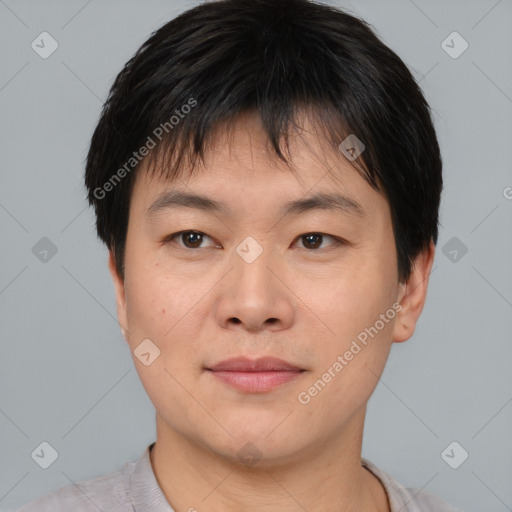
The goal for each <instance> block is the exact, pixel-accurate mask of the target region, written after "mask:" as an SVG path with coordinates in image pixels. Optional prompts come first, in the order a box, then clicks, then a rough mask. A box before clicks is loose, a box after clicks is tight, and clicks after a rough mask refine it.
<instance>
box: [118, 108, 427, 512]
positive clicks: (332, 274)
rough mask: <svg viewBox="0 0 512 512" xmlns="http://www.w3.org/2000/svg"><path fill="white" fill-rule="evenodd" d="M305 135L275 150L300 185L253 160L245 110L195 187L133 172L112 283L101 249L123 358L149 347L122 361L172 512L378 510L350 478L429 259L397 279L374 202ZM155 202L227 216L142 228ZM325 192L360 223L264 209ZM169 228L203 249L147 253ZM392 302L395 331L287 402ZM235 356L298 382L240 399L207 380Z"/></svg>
mask: <svg viewBox="0 0 512 512" xmlns="http://www.w3.org/2000/svg"><path fill="white" fill-rule="evenodd" d="M302 126H303V129H302V131H300V132H298V133H296V134H295V135H294V136H292V137H291V138H290V152H291V155H292V157H293V160H292V163H293V166H294V168H295V169H297V170H298V175H297V176H294V174H293V173H292V172H291V171H290V170H289V169H287V168H286V166H285V164H284V163H282V162H279V161H278V160H276V159H275V158H274V157H273V156H272V155H271V153H270V152H267V151H266V149H265V147H266V143H267V141H266V138H265V135H264V133H263V132H262V127H261V123H260V120H259V118H258V117H257V116H255V115H253V114H244V115H241V116H239V118H238V120H237V123H236V129H235V130H234V132H233V137H232V138H231V139H228V138H227V136H226V135H225V133H224V132H223V131H222V130H220V131H219V135H218V137H216V138H215V141H214V142H215V143H214V144H213V145H212V146H211V147H210V149H209V151H208V153H207V158H206V165H205V168H204V170H200V171H198V172H196V173H195V174H194V175H192V176H189V175H188V174H185V175H183V177H182V178H181V179H179V180H176V181H175V182H172V183H171V182H168V181H167V182H166V181H164V180H162V179H159V178H150V177H149V175H148V174H147V172H144V167H143V168H142V169H141V171H142V172H140V173H139V174H138V175H137V179H136V182H135V186H134V190H133V195H132V199H131V205H130V215H129V224H128V233H127V241H126V259H125V279H124V281H123V280H122V279H120V277H119V275H118V274H117V273H116V271H115V266H114V258H113V254H112V253H110V259H109V267H110V271H111V274H112V277H113V280H114V285H115V289H116V300H117V312H118V318H119V323H120V325H122V326H124V327H126V332H125V337H126V341H127V343H128V344H129V346H130V349H131V351H132V355H133V351H134V350H135V349H136V348H137V346H138V345H139V344H140V343H141V341H142V340H144V339H146V338H149V339H150V340H152V342H153V343H154V344H155V345H156V346H158V348H159V349H160V356H159V357H157V358H156V359H155V360H154V362H152V363H151V364H150V365H149V366H145V365H144V364H142V362H141V361H140V360H139V359H138V358H137V357H135V356H134V357H133V360H134V364H135V367H136V369H137V372H138V374H139V376H140V379H141V381H142V384H143V386H144V388H145V390H146V392H147V394H148V396H149V398H150V399H151V401H152V402H153V404H154V406H155V409H156V426H157V441H156V444H155V446H154V448H153V450H152V451H151V454H150V458H151V464H152V467H153V470H154V472H155V475H156V478H157V480H158V483H159V485H160V487H161V488H162V491H163V493H164V495H165V496H166V498H167V500H168V501H169V503H170V504H171V506H172V507H173V508H174V509H175V510H176V511H180V512H181V511H189V510H194V509H195V510H197V511H199V512H200V511H202V510H208V511H211V512H220V511H223V512H226V511H227V512H231V511H232V512H235V511H241V510H244V511H249V512H251V511H260V510H262V509H263V507H265V508H264V509H265V510H274V511H279V512H288V511H293V512H298V511H304V510H307V511H308V512H320V511H322V512H334V511H341V510H343V511H360V510H365V511H377V510H378V511H389V510H390V509H389V503H388V499H387V495H386V492H385V490H384V488H383V487H382V485H381V483H380V481H379V480H378V479H377V478H376V477H374V476H373V475H372V474H371V473H370V472H369V471H368V470H366V469H364V468H362V466H361V460H360V459H361V446H362V433H363V427H364V418H365V413H366V404H367V402H368V400H369V398H370V396H371V394H372V392H373V390H374V389H375V387H376V385H377V383H378V378H379V377H380V376H381V374H382V371H383V369H384V366H385V363H386V360H387V357H388V355H389V351H390V348H391V344H392V343H393V342H402V341H405V340H407V339H409V338H410V336H411V335H412V334H413V332H414V329H415V325H416V322H417V320H418V318H419V316H420V314H421V311H422V309H423V305H424V302H425V297H426V293H427V286H428V278H429V275H430V271H431V267H432V263H433V258H434V252H435V247H434V245H433V244H431V245H430V247H429V249H428V250H426V251H425V252H423V253H422V254H420V256H419V257H418V258H417V259H416V261H415V265H414V268H413V272H412V274H411V276H410V278H409V280H408V281H407V283H399V282H398V274H397V255H396V249H395V240H394V236H393V229H392V222H391V215H390V210H389V205H388V202H387V200H386V198H385V197H384V196H383V195H381V194H379V193H378V192H376V191H375V190H373V189H372V188H371V187H370V185H368V184H367V183H366V182H365V181H364V179H363V178H362V177H361V176H360V175H359V174H358V173H357V171H356V170H355V169H354V168H353V167H351V166H350V165H349V162H348V161H347V160H345V158H344V156H343V155H342V154H341V152H340V153H339V154H335V152H334V151H332V150H328V149H326V147H325V146H324V145H323V144H322V138H321V137H320V136H318V134H317V132H316V131H315V129H314V126H313V125H312V124H311V123H309V121H308V120H307V118H306V119H304V120H303V123H302ZM170 189H180V190H185V191H187V192H195V193H201V194H204V195H207V196H208V197H211V198H213V199H216V200H219V201H223V202H225V203H226V204H227V205H228V206H229V208H230V209H231V210H232V212H231V215H226V216H225V215H223V214H219V213H215V214H213V213H208V212H204V211H200V210H198V209H192V208H181V209H173V210H166V211H160V212H159V213H158V214H157V215H155V217H154V218H153V219H152V220H147V219H146V210H147V209H148V207H149V206H150V205H151V204H152V202H153V201H154V199H155V198H156V197H157V195H158V194H159V193H161V192H163V191H167V190H170ZM333 190H336V191H338V192H340V193H343V194H344V195H347V196H349V197H350V198H352V199H354V200H356V201H357V202H358V203H360V205H361V206H362V207H363V208H364V210H365V216H364V217H359V216H357V215H354V214H349V213H343V212H339V211H327V210H313V211H308V212H305V213H302V214H298V215H295V216H290V217H289V218H288V217H287V218H283V217H280V216H279V215H278V213H277V210H278V208H279V207H280V206H281V205H282V204H284V203H285V202H287V201H290V200H294V199H299V198H303V197H305V196H309V195H311V194H312V193H313V192H319V191H326V192H332V191H333ZM183 230H194V231H200V232H202V233H204V234H205V235H206V236H204V237H203V238H202V242H201V240H199V242H197V240H196V243H195V244H191V243H190V240H191V237H190V235H189V236H188V237H185V238H183V237H180V236H178V237H175V238H174V239H173V241H168V242H167V243H165V244H164V243H161V241H162V240H163V239H165V238H166V237H167V236H168V235H170V234H173V233H176V232H179V231H183ZM312 232H313V233H314V232H317V233H323V234H325V235H329V236H324V237H323V238H322V237H320V238H319V239H317V240H316V241H315V240H313V241H312V242H309V245H308V240H307V239H306V240H305V239H304V237H302V236H301V235H305V234H308V233H312ZM248 236H251V237H253V238H254V239H255V240H256V241H257V242H258V243H259V245H260V246H261V248H262V249H263V252H262V254H261V255H260V256H259V257H258V258H257V259H256V260H255V261H253V262H252V263H247V262H246V261H245V260H244V259H242V258H241V257H240V256H239V255H238V254H237V253H236V248H237V246H238V245H239V244H240V243H241V242H242V241H243V240H244V239H245V238H246V237H248ZM331 237H339V238H341V239H344V240H346V241H347V243H345V244H340V245H337V244H336V243H335V240H336V238H331ZM193 240H194V239H193V238H192V241H193ZM187 242H188V247H189V248H187V245H186V244H187ZM315 244H317V245H318V246H319V248H311V246H312V245H313V246H314V245H315ZM190 247H199V248H190ZM394 303H400V304H401V307H402V309H401V310H400V311H399V312H398V313H397V314H396V316H395V317H394V319H392V320H389V321H388V323H386V324H385V327H384V328H383V329H381V330H380V331H379V333H378V335H377V336H375V337H374V338H373V339H370V341H369V342H368V344H367V345H366V346H365V347H364V348H363V349H362V350H361V351H360V352H359V353H358V354H357V355H355V356H354V357H353V359H352V360H351V361H349V362H348V364H347V365H346V366H344V368H343V370H342V371H340V372H338V373H336V376H335V377H334V378H332V379H331V381H330V382H329V383H328V384H327V385H326V386H325V387H324V388H323V389H322V390H321V392H319V393H318V394H317V395H316V396H315V397H313V398H311V401H310V402H309V403H308V404H306V405H303V404H301V403H299V401H298V398H297V397H298V394H299V393H300V392H301V391H305V390H306V391H307V390H308V388H310V387H311V386H312V385H313V384H314V383H315V381H317V380H318V379H320V378H322V375H323V374H324V373H325V372H327V371H328V369H329V368H330V367H332V366H333V363H334V362H335V361H336V360H337V357H338V356H339V355H343V354H344V353H345V352H346V351H347V350H348V349H349V347H350V345H351V342H352V341H353V340H354V339H356V336H357V335H358V334H359V333H360V332H361V331H363V330H364V329H365V328H367V327H370V326H373V325H374V324H375V322H376V320H378V319H379V315H380V314H383V313H385V312H386V311H387V310H389V309H390V308H391V307H392V305H393V304H394ZM239 355H245V356H248V357H251V358H257V357H261V356H275V357H279V358H281V359H284V360H286V361H289V362H291V363H293V364H295V365H296V366H299V367H300V368H302V369H304V370H306V371H304V372H303V373H302V374H300V376H299V377H297V378H296V379H294V380H292V381H290V382H287V383H285V384H283V385H281V386H280V387H278V388H275V389H273V390H271V391H269V392H265V393H244V392H241V391H238V390H235V389H233V388H231V387H228V386H227V385H226V384H225V383H223V382H221V381H220V380H219V379H218V378H216V377H215V376H214V375H213V374H212V373H211V372H208V371H206V370H205V367H206V366H211V365H212V364H214V363H216V362H220V361H222V360H225V359H228V358H230V357H233V356H239ZM248 442H250V443H252V444H253V445H254V446H255V447H256V448H257V450H258V452H259V454H260V456H261V458H259V459H258V460H257V461H256V462H255V463H254V462H253V463H246V462H244V461H242V460H240V458H239V456H238V452H239V450H241V449H242V448H243V447H244V446H245V445H246V444H247V443H248ZM192 507H193V508H192Z"/></svg>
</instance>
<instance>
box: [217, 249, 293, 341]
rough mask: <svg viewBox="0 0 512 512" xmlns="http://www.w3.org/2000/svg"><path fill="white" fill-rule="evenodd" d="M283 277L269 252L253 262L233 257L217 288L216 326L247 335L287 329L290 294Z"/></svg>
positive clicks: (291, 294) (265, 252)
mask: <svg viewBox="0 0 512 512" xmlns="http://www.w3.org/2000/svg"><path fill="white" fill-rule="evenodd" d="M285 274H286V272H285V270H284V268H283V266H282V265H279V264H278V263H277V262H276V258H273V257H272V254H270V251H263V252H262V253H261V254H260V255H259V256H258V257H257V258H256V259H255V260H253V261H250V260H246V259H244V258H243V257H241V256H239V255H238V254H237V255H236V256H235V257H234V258H233V267H232V270H231V271H230V272H229V273H228V275H227V276H226V278H225V279H224V280H223V281H222V285H221V286H220V287H219V289H218V293H219V296H218V301H217V310H216V314H217V320H218V322H219V324H220V325H221V326H222V327H224V328H229V329H236V330H246V331H251V332H258V331H261V330H266V329H267V330H272V331H278V330H281V329H287V328H289V327H290V325H291V324H292V323H293V319H294V307H293V298H294V294H293V292H292V290H291V289H290V288H289V287H288V285H287V284H286V281H287V278H286V275H285Z"/></svg>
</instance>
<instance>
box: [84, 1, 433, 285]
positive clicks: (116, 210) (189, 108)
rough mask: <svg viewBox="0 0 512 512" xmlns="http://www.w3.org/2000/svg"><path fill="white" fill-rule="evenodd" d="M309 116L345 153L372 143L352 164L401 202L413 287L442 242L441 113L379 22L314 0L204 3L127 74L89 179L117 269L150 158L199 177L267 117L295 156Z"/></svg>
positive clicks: (107, 112) (101, 126) (108, 106)
mask: <svg viewBox="0 0 512 512" xmlns="http://www.w3.org/2000/svg"><path fill="white" fill-rule="evenodd" d="M305 110H307V111H309V112H310V115H311V116H312V117H313V118H314V119H315V122H316V123H317V126H319V127H320V128H321V129H322V131H323V133H324V134H325V136H326V140H327V141H328V142H329V143H330V144H331V145H332V147H333V148H335V149H336V150H337V151H339V154H340V156H341V157H342V158H344V156H343V154H342V152H341V151H340V149H338V147H339V145H340V143H342V141H344V140H345V139H346V137H348V136H349V135H351V134H353V135H355V136H356V137H357V139H359V140H360V141H362V143H363V144H364V147H365V149H364V151H363V153H362V154H361V155H360V156H359V158H357V159H356V160H354V161H352V162H351V163H352V164H353V165H354V166H355V167H356V168H357V169H358V170H359V172H360V173H361V175H362V176H363V177H364V179H365V180H366V181H367V182H368V183H369V184H370V185H371V186H372V187H373V188H374V189H375V190H377V191H379V192H380V193H383V194H384V195H385V197H386V198H387V200H388V202H389V205H390V211H391V217H392V222H393V231H394V236H395V244H396V249H397V266H398V276H399V281H400V282H405V281H406V280H407V279H408V278H409V275H410V272H411V270H412V265H413V263H414V260H415V258H416V257H417V256H418V255H419V254H420V253H421V252H422V251H423V250H425V249H427V248H428V246H429V245H430V243H431V241H433V242H434V244H436V243H437V237H438V215H439V203H440V199H441V191H442V162H441V155H440V150H439V144H438V141H437V138H436V133H435V129H434V126H433V122H432V118H431V109H430V107H429V105H428V103H427V101H426V99H425V97H424V96H423V93H422V91H421V89H420V87H419V85H418V83H417V82H416V81H415V79H414V77H413V76H412V74H411V73H410V71H409V70H408V68H407V66H406V65H405V64H404V63H403V61H402V60H401V59H400V58H399V57H398V56H397V55H396V54H395V53H394V52H393V51H392V50H391V49H390V48H389V47H387V46H386V45H385V44H384V43H383V42H382V41H381V40H380V39H379V38H378V36H377V35H376V33H375V32H374V30H373V29H372V27H371V25H370V24H368V23H367V22H365V21H364V20H362V19H359V18H357V17H356V16H353V15H351V14H348V13H347V12H344V11H342V10H340V9H338V8H334V7H331V6H328V5H325V4H321V3H317V2H313V1H309V0H219V1H213V2H206V3H202V4H200V5H198V6H195V7H193V8H191V9H189V10H187V11H185V12H183V13H182V14H180V15H179V16H178V17H176V18H174V19H172V20H171V21H169V22H167V23H166V24H164V25H163V26H162V27H161V28H159V29H158V30H156V31H154V32H153V33H152V34H151V35H150V37H149V39H148V40H147V41H146V42H145V43H144V44H143V45H142V46H141V47H140V48H139V50H138V51H137V52H136V53H135V55H134V56H133V57H132V58H131V59H130V60H129V61H128V62H127V63H126V64H125V66H124V68H123V69H122V70H121V72H120V73H119V74H118V76H117V77H116V79H115V80H114V83H113V85H112V87H111V89H110V92H109V96H108V98H107V100H106V102H105V104H104V106H103V110H102V113H101V116H100V119H99V122H98V125H97V127H96V129H95V131H94V134H93V136H92V139H91V145H90V148H89V152H88V155H87V162H86V169H85V185H86V187H87V191H88V192H87V193H88V200H89V204H90V205H94V207H95V212H96V228H97V234H98V237H99V238H100V239H101V240H102V241H103V242H104V243H105V244H106V245H107V246H108V248H109V249H110V250H112V251H113V253H114V256H115V263H116V269H117V271H118V273H119V275H120V276H121V277H122V278H123V279H124V254H125V244H126V235H127V227H128V214H129V206H130V199H131V194H132V190H133V184H134V182H135V175H136V172H137V169H138V168H139V167H140V162H141V161H145V163H146V162H147V163H148V164H149V165H148V167H147V168H148V172H149V170H151V173H154V170H155V169H158V170H159V175H160V176H162V177H165V178H169V179H173V178H175V177H177V176H178V175H179V172H181V169H182V168H183V165H182V163H183V161H185V160H184V157H185V156H187V157H188V158H187V159H186V161H187V162H188V164H189V171H190V172H192V170H193V169H194V167H195V163H196V160H197V158H198V157H199V159H200V160H201V161H202V162H204V155H205V151H206V150H207V148H208V144H209V141H211V139H212V136H213V134H214V132H215V131H216V130H217V129H218V128H219V127H220V126H229V123H228V122H229V121H233V120H234V119H235V118H236V117H237V116H238V115H239V114H241V113H244V112H248V111H255V112H257V113H259V115H260V116H261V120H262V123H263V127H264V129H265V132H266V134H267V136H268V141H270V142H271V144H272V147H273V149H274V151H275V156H277V157H278V158H279V159H281V160H282V161H284V162H288V161H287V158H286V156H285V155H284V154H283V152H282V151H281V141H282V139H284V141H285V143H286V147H288V133H289V131H290V126H292V125H294V124H295V120H296V119H297V115H298V113H299V111H301V112H302V111H305ZM288 149H289V148H288ZM139 152H140V154H139ZM345 156H346V155H345ZM348 160H349V161H350V160H351V159H348ZM157 161H158V162H160V165H155V164H156V162H157ZM162 162H163V164H162Z"/></svg>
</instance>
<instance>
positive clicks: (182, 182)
mask: <svg viewBox="0 0 512 512" xmlns="http://www.w3.org/2000/svg"><path fill="white" fill-rule="evenodd" d="M301 126H302V128H301V129H300V130H298V131H297V132H294V133H292V134H290V137H289V153H287V152H285V151H283V152H285V155H286V157H287V160H288V162H289V165H287V164H286V163H285V162H283V161H282V160H280V159H279V158H278V157H277V155H276V154H275V152H274V151H273V149H272V148H271V146H270V143H269V140H268V137H267V135H266V133H265V132H264V130H263V126H262V123H261V119H260V117H259V115H257V114H254V113H244V114H241V115H240V116H239V117H238V118H237V119H236V120H235V121H233V122H232V123H231V124H230V125H224V126H222V125H221V126H219V127H218V128H217V130H216V131H215V132H214V134H212V137H211V139H210V143H209V146H208V148H207V151H206V153H205V159H204V164H203V162H200V163H199V161H198V163H197V165H196V166H195V167H194V168H193V169H192V172H190V169H191V168H187V166H186V165H185V166H184V167H183V169H181V170H180V173H179V174H178V176H177V177H175V178H168V177H166V176H165V164H163V163H162V164H161V168H160V169H159V168H155V169H154V171H155V172H154V173H151V175H150V174H149V173H148V172H147V170H146V169H145V167H144V162H142V164H141V168H140V169H139V170H138V173H137V176H136V182H135V186H134V189H133V195H132V205H133V206H135V207H137V208H142V209H143V210H144V213H145V214H148V213H149V212H150V210H151V209H153V210H154V208H153V207H154V204H155V202H158V199H159V198H161V199H162V200H163V201H164V202H165V200H166V198H165V197H164V196H165V195H166V194H167V196H169V193H170V192H171V193H172V192H173V191H174V192H179V193H181V195H182V197H181V200H182V202H183V200H184V199H183V198H184V196H185V195H187V196H189V197H188V199H192V198H191V196H192V195H196V196H197V195H201V196H205V195H207V196H208V197H211V196H212V194H214V195H215V196H216V198H217V199H218V201H217V202H218V203H220V202H222V203H223V204H224V205H227V206H228V208H230V205H229V204H228V203H230V202H231V203H233V201H234V203H233V204H232V205H231V206H233V207H234V208H235V209H236V208H237V207H238V206H243V205H242V204H240V200H242V201H244V199H245V200H247V201H249V200H251V202H252V204H256V203H261V204H265V203H268V202H269V200H270V199H271V202H272V204H275V203H276V202H279V203H280V205H279V206H280V208H281V213H282V209H283V208H286V206H288V208H293V205H291V199H295V200H296V201H295V205H294V206H295V209H296V210H297V209H299V210H300V208H301V207H302V206H303V205H304V201H305V200H306V199H307V198H310V197H313V196H316V197H317V199H318V198H319V197H320V196H323V200H324V204H325V203H326V202H329V201H331V203H332V199H333V197H331V198H327V197H326V195H327V194H330V195H332V196H334V195H336V196H337V200H336V198H335V202H337V203H338V205H335V206H339V205H340V204H341V203H344V204H341V206H346V207H347V208H346V209H347V211H349V210H352V212H353V213H356V214H361V213H364V212H365V211H366V209H368V207H369V206H370V205H371V204H375V201H378V200H379V199H380V200H381V201H382V200H383V199H384V198H383V197H382V196H381V195H380V194H379V193H378V192H377V191H375V190H374V189H373V188H372V187H371V186H370V185H369V184H368V183H367V182H366V181H365V180H364V179H363V177H362V176H361V175H360V172H359V171H358V170H356V169H355V168H354V167H353V166H352V165H351V163H350V162H349V161H348V160H347V159H346V158H345V156H344V155H343V153H342V152H341V150H337V148H332V146H330V145H329V142H328V141H327V139H326V138H325V137H322V135H321V134H319V133H318V131H317V129H316V126H315V125H314V124H313V123H312V122H311V121H310V120H309V119H308V117H305V118H303V121H302V124H301ZM282 148H283V149H284V145H283V146H282ZM157 165H158V164H157ZM174 195H175V198H174V199H176V194H174ZM168 198H169V197H167V199H168ZM299 198H302V199H303V200H304V201H303V204H302V205H300V204H297V200H298V199H299ZM185 199H186V198H185ZM179 200H180V199H179V198H178V201H179ZM194 201H195V206H198V205H199V206H200V207H201V204H200V203H201V200H200V199H197V200H192V202H194ZM133 203H136V205H135V204H133ZM365 204H366V207H365ZM203 206H204V201H203ZM209 206H210V207H212V205H211V204H210V205H209ZM221 208H222V206H221ZM204 209H207V208H204ZM210 209H212V210H213V209H214V208H213V207H212V208H210ZM219 211H220V210H219ZM224 213H227V212H224Z"/></svg>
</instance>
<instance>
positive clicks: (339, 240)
mask: <svg viewBox="0 0 512 512" xmlns="http://www.w3.org/2000/svg"><path fill="white" fill-rule="evenodd" d="M185 233H194V234H196V235H202V236H203V237H207V238H210V240H212V239H211V237H209V236H208V235H207V234H206V233H203V232H201V231H195V230H190V229H189V230H184V231H178V232H176V233H172V234H171V235H168V236H166V237H165V238H164V239H163V240H162V244H164V245H165V244H169V243H176V242H174V239H175V238H176V237H178V236H180V235H183V234H185ZM308 235H318V236H321V237H328V238H331V239H332V240H334V243H332V244H331V245H329V246H327V247H324V248H323V249H322V248H320V249H308V248H307V247H301V249H304V250H306V251H308V252H319V251H322V250H327V249H329V247H333V246H340V245H347V243H348V242H347V241H346V240H343V239H342V238H339V237H336V236H334V235H327V234H326V233H319V232H317V231H311V232H308V233H304V234H302V235H299V236H298V237H297V238H296V239H295V240H300V239H301V238H303V237H305V236H308ZM179 247H180V248H181V249H184V250H190V251H197V250H199V249H207V247H196V248H192V247H184V246H179Z"/></svg>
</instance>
